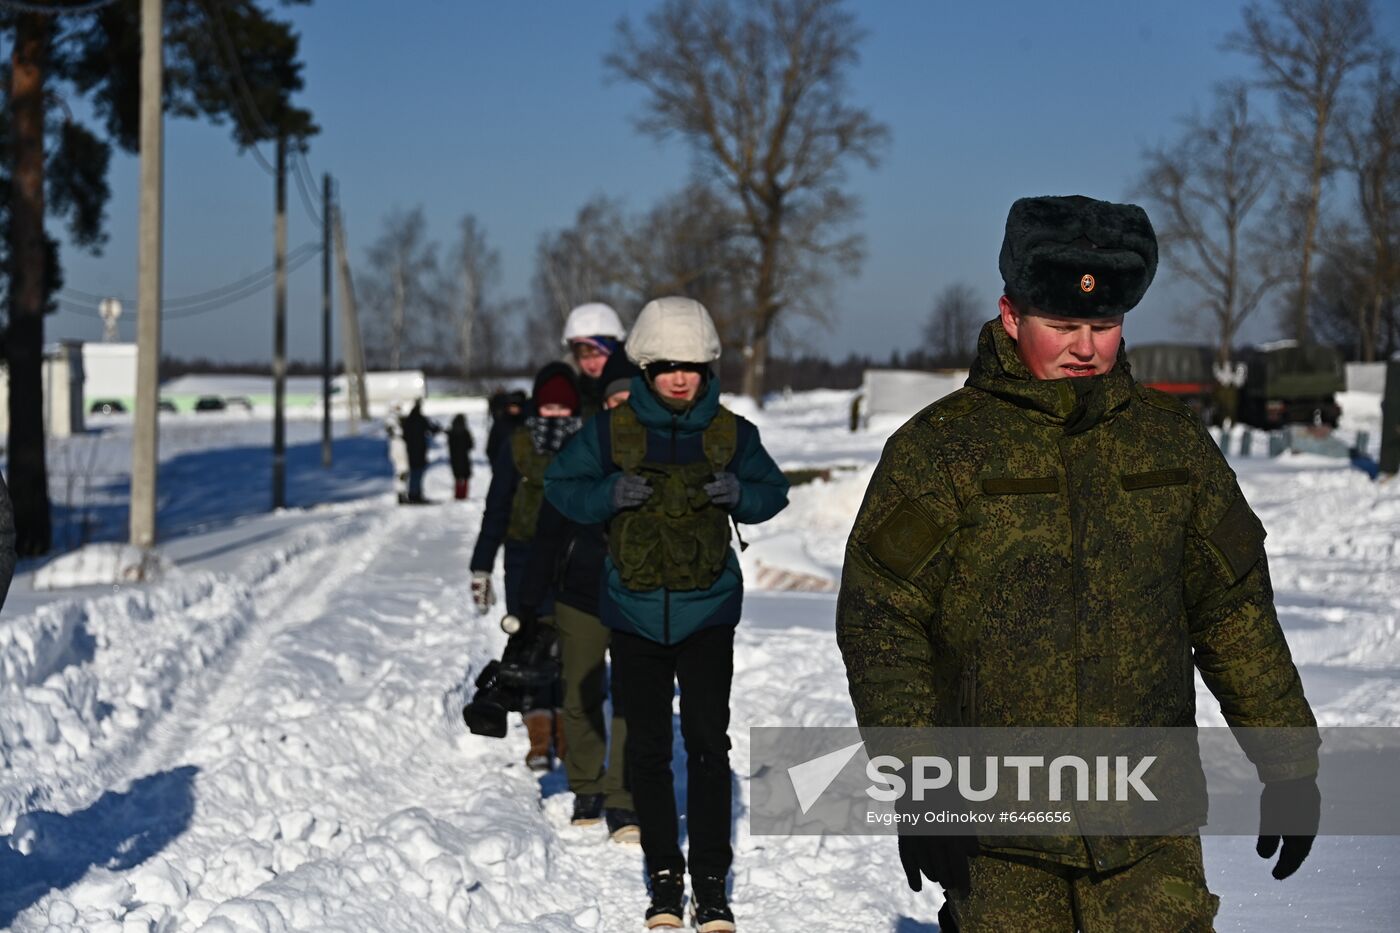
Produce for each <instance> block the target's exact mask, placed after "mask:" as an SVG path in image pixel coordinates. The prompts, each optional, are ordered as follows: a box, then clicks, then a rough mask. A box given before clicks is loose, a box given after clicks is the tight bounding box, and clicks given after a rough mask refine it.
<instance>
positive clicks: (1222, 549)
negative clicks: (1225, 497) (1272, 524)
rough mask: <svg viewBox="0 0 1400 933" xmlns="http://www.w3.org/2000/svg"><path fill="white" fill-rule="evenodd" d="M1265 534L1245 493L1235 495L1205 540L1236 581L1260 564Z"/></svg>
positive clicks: (1232, 579) (1232, 580)
mask: <svg viewBox="0 0 1400 933" xmlns="http://www.w3.org/2000/svg"><path fill="white" fill-rule="evenodd" d="M1264 534H1265V532H1264V525H1263V523H1262V522H1260V521H1259V517H1258V516H1257V515H1255V514H1254V510H1253V509H1251V508H1250V507H1249V503H1248V502H1245V501H1244V496H1236V497H1235V501H1233V502H1231V503H1230V507H1229V508H1228V509H1226V510H1225V514H1224V515H1223V516H1222V517H1221V519H1220V521H1219V522H1218V523H1217V524H1216V526H1215V530H1213V531H1212V532H1211V533H1210V534H1209V535H1208V536H1207V538H1206V540H1207V541H1209V542H1210V546H1211V549H1212V550H1214V551H1215V553H1216V556H1217V557H1219V558H1220V561H1221V563H1222V564H1224V566H1225V568H1226V570H1228V571H1229V573H1230V578H1231V582H1234V581H1236V580H1239V579H1240V577H1243V576H1244V575H1245V574H1246V573H1249V571H1250V569H1251V568H1252V567H1253V566H1254V565H1255V564H1256V563H1258V561H1259V558H1260V556H1261V555H1263V553H1264Z"/></svg>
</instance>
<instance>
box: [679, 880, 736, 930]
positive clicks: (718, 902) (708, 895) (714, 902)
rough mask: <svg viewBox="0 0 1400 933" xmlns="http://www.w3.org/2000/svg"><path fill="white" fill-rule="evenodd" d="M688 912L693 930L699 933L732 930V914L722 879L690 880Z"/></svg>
mask: <svg viewBox="0 0 1400 933" xmlns="http://www.w3.org/2000/svg"><path fill="white" fill-rule="evenodd" d="M690 889H691V891H690V893H691V899H690V911H691V917H692V919H693V920H694V921H695V929H697V930H699V931H700V933H730V931H732V930H733V929H734V912H733V911H732V910H730V909H729V898H728V897H727V896H726V895H725V893H724V878H723V877H722V876H721V877H716V876H714V875H702V876H700V877H699V878H696V877H693V876H692V877H691V879H690Z"/></svg>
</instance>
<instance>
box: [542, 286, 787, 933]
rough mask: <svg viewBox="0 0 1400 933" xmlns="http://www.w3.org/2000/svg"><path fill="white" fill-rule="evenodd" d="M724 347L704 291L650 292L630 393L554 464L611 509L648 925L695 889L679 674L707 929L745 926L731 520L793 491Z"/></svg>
mask: <svg viewBox="0 0 1400 933" xmlns="http://www.w3.org/2000/svg"><path fill="white" fill-rule="evenodd" d="M719 352H720V344H719V336H718V334H717V333H716V332H715V327H714V323H713V321H712V320H711V319H710V315H709V312H708V311H706V310H705V308H704V306H703V305H701V304H700V303H699V302H697V301H694V300H692V299H689V298H661V299H658V300H656V301H653V302H650V303H649V304H648V305H647V306H646V307H645V308H643V309H642V313H641V315H640V316H639V317H638V318H637V323H636V324H635V326H634V327H633V330H632V334H631V336H630V337H629V338H628V340H627V355H628V357H629V358H631V359H632V361H633V362H635V363H636V364H637V365H638V366H640V367H641V368H642V372H643V375H641V376H638V377H636V378H635V379H634V380H633V383H632V392H631V396H630V398H629V399H628V402H627V404H626V405H624V406H621V407H619V408H615V409H612V410H610V411H607V412H604V413H603V414H601V415H599V416H598V417H596V418H594V419H593V420H592V421H590V422H588V423H587V424H586V425H585V426H584V428H583V430H582V431H580V433H579V434H578V435H577V436H576V437H575V438H574V439H573V440H572V441H570V442H569V444H568V446H567V447H565V448H564V449H563V450H562V451H561V452H560V454H559V456H557V457H556V458H555V459H554V461H553V462H552V463H551V464H550V465H549V467H548V468H547V469H546V471H545V496H546V498H548V500H549V501H550V502H551V503H552V504H553V505H554V506H555V507H556V508H558V509H559V511H560V512H562V513H563V514H564V515H565V516H567V517H568V518H569V519H571V520H572V521H575V522H579V523H582V524H592V523H599V522H602V523H606V525H607V530H608V556H607V558H606V560H605V561H604V568H603V576H604V579H603V585H602V590H601V594H600V599H599V614H600V618H601V619H602V621H603V624H604V625H606V626H608V627H609V628H610V629H612V630H613V632H612V643H611V651H612V658H613V664H614V665H615V666H616V669H617V673H616V681H617V686H618V689H619V691H620V693H621V695H622V700H623V704H624V705H625V707H626V709H627V749H626V752H627V761H628V774H629V779H630V785H631V789H632V796H633V800H634V803H635V806H636V811H637V817H638V821H639V823H640V826H641V836H642V851H643V853H644V854H645V856H646V868H647V875H648V880H649V882H650V885H651V905H650V907H648V909H647V912H646V920H647V926H648V927H649V928H655V927H668V926H672V927H678V926H680V924H681V915H682V908H683V902H684V875H685V870H686V859H685V857H684V856H683V855H682V854H681V850H680V845H679V841H678V829H677V816H676V805H675V796H674V791H673V776H672V773H671V747H672V724H671V700H672V697H673V695H674V692H675V689H676V684H677V682H679V685H680V696H681V732H682V734H683V735H684V737H685V748H686V757H687V777H688V784H687V795H686V806H687V827H688V834H689V838H690V864H689V869H690V876H691V892H692V897H693V900H694V909H695V915H696V919H697V921H698V923H699V925H700V928H701V929H702V930H706V931H724V930H732V929H734V916H733V913H732V912H731V911H730V909H729V904H728V900H727V894H726V879H727V876H728V873H729V869H730V864H731V862H732V860H733V850H732V848H731V845H730V831H729V827H730V819H731V810H732V806H733V801H732V799H731V775H730V770H729V736H728V728H729V690H730V682H731V680H732V677H733V670H734V628H735V626H736V625H738V623H739V618H740V612H741V609H742V604H743V593H744V583H743V576H742V574H741V572H740V569H739V559H738V556H737V555H736V554H735V553H734V549H733V548H732V547H731V546H730V543H729V542H730V524H731V523H738V522H743V523H746V524H756V523H758V522H763V521H767V520H768V519H770V518H772V517H773V516H774V515H776V514H777V513H778V512H779V511H781V510H782V508H783V507H784V506H785V505H786V504H787V491H788V483H787V480H786V479H785V478H784V477H783V474H782V471H781V470H779V469H778V467H777V464H775V463H774V462H773V459H772V458H771V457H770V456H769V455H768V453H767V451H765V450H764V449H763V444H762V442H761V441H760V440H759V436H758V429H757V428H755V427H754V426H753V425H752V424H751V423H750V422H748V421H746V420H745V419H743V418H740V417H738V416H737V415H735V414H733V413H732V412H730V411H729V410H728V409H726V408H724V407H723V406H721V405H720V403H719V384H718V381H717V379H716V378H715V377H714V375H713V373H712V372H711V367H710V364H711V363H713V362H714V361H715V360H716V359H718V358H719Z"/></svg>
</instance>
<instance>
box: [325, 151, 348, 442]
mask: <svg viewBox="0 0 1400 933" xmlns="http://www.w3.org/2000/svg"><path fill="white" fill-rule="evenodd" d="M348 381H349V380H347V382H348ZM330 465H331V176H330V173H329V172H327V173H326V175H325V178H324V180H323V181H322V185H321V466H323V467H330Z"/></svg>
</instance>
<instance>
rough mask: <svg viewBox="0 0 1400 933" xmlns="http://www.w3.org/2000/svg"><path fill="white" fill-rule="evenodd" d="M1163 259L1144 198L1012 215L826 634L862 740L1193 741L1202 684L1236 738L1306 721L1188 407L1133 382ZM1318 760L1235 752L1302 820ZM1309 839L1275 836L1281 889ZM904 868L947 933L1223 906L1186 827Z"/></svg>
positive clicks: (894, 442) (910, 844)
mask: <svg viewBox="0 0 1400 933" xmlns="http://www.w3.org/2000/svg"><path fill="white" fill-rule="evenodd" d="M1155 265H1156V242H1155V238H1153V236H1152V231H1151V227H1150V224H1149V223H1148V221H1147V217H1146V215H1145V214H1144V213H1143V212H1142V211H1141V209H1140V208H1136V207H1132V206H1130V205H1114V204H1106V203H1105V202H1099V201H1091V200H1090V199H1087V198H1036V199H1023V200H1022V201H1018V202H1017V204H1016V205H1015V206H1014V207H1013V209H1012V212H1011V216H1010V218H1009V219H1008V224H1007V240H1006V245H1004V246H1003V254H1002V272H1003V276H1004V277H1005V280H1006V283H1007V295H1006V296H1004V297H1003V298H1002V299H1001V302H1000V307H1001V315H1000V316H999V317H998V318H996V319H993V320H992V321H990V322H988V323H987V324H986V325H985V326H984V327H983V329H982V333H981V335H980V338H979V341H978V350H977V358H976V361H975V362H974V364H973V367H972V370H971V374H970V376H969V378H968V381H967V384H966V387H965V388H963V389H961V390H959V391H957V392H955V393H953V394H952V395H950V396H947V397H946V398H944V399H941V400H939V401H937V402H935V403H934V404H932V405H930V406H929V407H928V408H926V409H924V410H923V411H922V412H920V413H919V414H918V415H916V416H915V417H914V418H913V419H912V420H910V421H909V422H908V423H907V424H905V425H904V426H903V427H902V428H901V429H900V430H899V431H898V432H896V433H895V434H894V436H893V437H891V439H890V441H889V442H888V444H887V445H886V447H885V450H884V453H883V456H882V457H881V460H880V464H879V467H878V469H877V470H876V472H875V475H874V477H873V479H872V480H871V483H870V487H869V490H868V492H867V494H866V498H865V502H864V504H863V505H862V507H861V510H860V514H859V517H858V518H857V520H856V523H855V527H854V529H853V530H852V532H851V536H850V540H849V543H848V546H847V550H846V563H845V570H844V575H843V578H842V586H841V595H840V600H839V605H838V611H837V637H838V640H839V644H840V648H841V652H842V655H843V657H844V659H845V662H846V668H847V673H848V677H849V682H850V691H851V698H852V700H853V702H854V705H855V708H856V713H857V717H858V720H859V723H860V725H861V726H862V727H871V726H898V727H922V726H950V725H978V726H1060V727H1065V726H1069V727H1074V726H1082V727H1105V726H1189V725H1192V724H1194V721H1195V689H1194V673H1193V671H1197V670H1198V671H1199V672H1200V674H1201V677H1202V679H1203V680H1204V682H1205V684H1206V686H1207V687H1208V688H1209V689H1210V690H1211V692H1212V693H1213V694H1214V695H1215V696H1216V697H1217V698H1218V699H1219V701H1220V704H1221V708H1222V710H1223V712H1224V715H1225V718H1226V719H1227V721H1228V722H1229V723H1230V724H1231V725H1232V726H1237V727H1278V726H1289V727H1306V728H1310V727H1313V726H1314V725H1315V722H1314V719H1313V716H1312V712H1311V710H1310V708H1309V706H1308V703H1307V701H1306V699H1305V698H1304V696H1303V690H1302V685H1301V683H1300V681H1299V677H1298V672H1297V670H1296V668H1295V667H1294V664H1293V662H1292V658H1291V656H1290V654H1289V650H1288V645H1287V643H1286V642H1285V640H1284V636H1283V633H1282V631H1281V629H1280V628H1279V624H1278V621H1277V618H1276V616H1275V612H1274V607H1273V593H1272V590H1271V588H1270V584H1269V571H1268V564H1267V561H1266V559H1265V555H1264V547H1263V542H1264V529H1263V527H1262V526H1261V524H1260V522H1259V520H1258V518H1256V517H1255V515H1254V513H1253V512H1252V511H1251V510H1250V508H1249V505H1248V504H1247V503H1246V502H1245V499H1244V497H1243V495H1242V494H1241V492H1240V488H1239V486H1238V484H1237V483H1236V480H1235V475H1234V473H1233V472H1232V471H1231V469H1230V467H1229V466H1228V465H1227V463H1226V461H1225V459H1224V458H1223V457H1222V456H1221V454H1220V452H1219V450H1218V449H1217V447H1216V445H1215V444H1214V442H1213V441H1212V440H1211V438H1210V437H1209V435H1207V434H1206V432H1205V430H1204V428H1203V427H1202V425H1201V424H1200V422H1199V421H1198V420H1197V419H1196V417H1195V416H1194V415H1193V414H1192V412H1191V411H1190V410H1189V409H1188V408H1186V406H1184V405H1183V404H1181V403H1179V402H1177V401H1176V400H1175V399H1173V398H1171V397H1170V396H1167V395H1165V394H1163V393H1160V392H1157V391H1155V390H1151V389H1146V388H1144V387H1142V386H1140V385H1138V384H1137V383H1136V382H1135V381H1134V380H1133V378H1132V374H1131V372H1130V371H1129V368H1128V362H1127V356H1126V353H1125V352H1124V350H1123V347H1122V343H1121V336H1120V335H1121V325H1122V314H1123V312H1125V311H1126V310H1128V309H1129V308H1131V307H1132V306H1133V305H1135V304H1136V303H1137V301H1138V300H1139V299H1140V298H1141V296H1142V292H1143V291H1145V289H1146V287H1147V284H1148V283H1149V282H1150V281H1151V277H1152V270H1153V269H1154V268H1155ZM1064 280H1067V281H1068V284H1066V282H1065V281H1064ZM1096 293H1097V294H1096ZM1016 335H1019V336H1020V338H1021V339H1020V340H1018V339H1016ZM1304 734H1305V735H1306V736H1309V737H1311V735H1312V733H1304ZM1316 747H1317V746H1316V742H1315V741H1312V740H1305V741H1300V742H1293V743H1291V744H1289V743H1278V744H1276V745H1274V746H1273V747H1270V748H1267V749H1254V750H1252V751H1251V756H1252V758H1253V760H1254V764H1255V766H1256V767H1257V769H1258V771H1259V775H1260V777H1261V779H1262V780H1263V781H1265V782H1266V791H1265V794H1266V798H1267V797H1268V796H1269V795H1270V793H1271V791H1270V790H1269V788H1275V790H1274V791H1272V793H1273V794H1274V796H1275V798H1280V799H1286V800H1287V801H1288V805H1303V806H1311V805H1315V799H1316V794H1317V791H1316V784H1315V774H1316V771H1317V757H1316ZM1262 842H1263V840H1262V838H1261V846H1262ZM1310 844H1311V837H1299V838H1298V839H1297V840H1294V839H1293V837H1288V838H1287V839H1285V852H1284V856H1283V859H1282V862H1287V863H1289V864H1288V865H1285V864H1280V866H1279V868H1278V869H1276V874H1278V872H1279V871H1283V873H1284V874H1286V873H1287V872H1288V871H1291V870H1292V869H1293V868H1296V867H1297V865H1296V863H1295V862H1301V860H1302V857H1303V856H1304V855H1306V846H1307V845H1310ZM950 853H952V854H953V858H952V859H950V858H949V854H950ZM1261 854H1264V852H1263V849H1262V848H1261ZM901 856H902V858H903V860H904V862H905V867H906V871H907V872H908V873H909V881H910V884H911V886H913V887H914V888H915V890H918V887H919V883H920V882H919V878H920V868H922V869H923V873H924V874H928V875H929V876H930V878H931V879H932V880H937V881H939V882H940V883H942V884H943V885H944V887H945V891H946V892H947V894H948V898H949V906H950V907H951V910H952V913H953V915H954V916H953V917H951V918H950V917H949V916H948V910H947V909H945V911H944V913H943V914H940V919H942V920H944V921H945V925H948V924H949V922H952V923H955V924H957V925H960V926H961V928H962V929H965V930H976V929H989V930H990V929H1032V928H1035V929H1040V928H1046V929H1048V928H1057V929H1058V928H1061V927H1062V926H1063V928H1065V929H1072V928H1073V923H1074V922H1075V920H1074V918H1077V922H1078V923H1079V924H1080V926H1081V928H1082V929H1084V930H1086V931H1097V930H1098V929H1105V930H1110V929H1159V928H1160V929H1164V930H1166V929H1170V930H1180V929H1191V930H1202V929H1210V923H1211V918H1212V917H1213V916H1214V912H1215V908H1216V904H1217V901H1216V899H1215V898H1214V897H1213V896H1211V895H1210V894H1209V892H1208V891H1207V889H1206V887H1205V880H1204V873H1203V871H1202V869H1201V859H1200V844H1199V839H1198V838H1197V837H1195V836H1194V835H1192V836H1182V837H1174V838H1164V837H1155V838H1154V837H1132V838H1119V837H1103V836H1096V837H1089V836H1085V837H1064V836H1059V837H1056V836H1039V837H1025V838H1016V839H995V840H993V839H984V840H983V842H982V844H981V845H980V846H977V845H975V844H972V845H969V844H968V841H967V840H965V839H964V840H949V839H947V838H939V837H917V838H912V839H911V838H905V839H901ZM959 859H961V862H959ZM1290 865H1291V867H1289V866H1290ZM930 866H934V867H933V868H932V869H930ZM950 866H953V867H950ZM1285 869H1286V870H1285ZM937 875H943V877H935V876H937Z"/></svg>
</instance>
